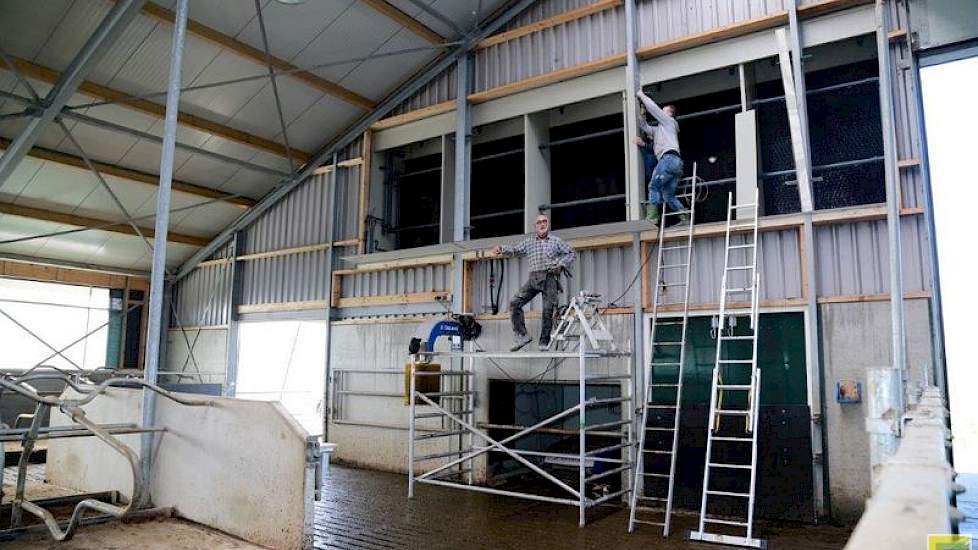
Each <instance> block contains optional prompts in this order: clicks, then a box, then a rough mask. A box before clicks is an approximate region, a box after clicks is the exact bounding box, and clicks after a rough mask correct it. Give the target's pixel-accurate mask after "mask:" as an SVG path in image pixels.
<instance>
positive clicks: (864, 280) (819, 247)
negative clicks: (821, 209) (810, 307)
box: [815, 216, 931, 296]
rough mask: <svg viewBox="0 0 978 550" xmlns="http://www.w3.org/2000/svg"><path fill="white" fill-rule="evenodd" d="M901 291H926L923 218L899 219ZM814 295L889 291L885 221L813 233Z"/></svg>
mask: <svg viewBox="0 0 978 550" xmlns="http://www.w3.org/2000/svg"><path fill="white" fill-rule="evenodd" d="M900 226H901V235H902V239H903V285H904V286H903V288H904V292H923V291H929V290H930V287H931V284H930V269H929V267H928V264H927V247H928V244H927V226H926V222H925V220H924V217H923V216H905V217H904V218H903V219H902V220H901V224H900ZM815 253H816V257H817V262H818V294H819V296H852V295H863V294H885V293H887V292H889V291H890V275H889V272H890V251H889V243H888V241H887V234H886V221H885V220H877V221H867V222H859V223H847V224H839V225H826V226H819V227H816V228H815Z"/></svg>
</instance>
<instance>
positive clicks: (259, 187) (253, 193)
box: [220, 170, 277, 199]
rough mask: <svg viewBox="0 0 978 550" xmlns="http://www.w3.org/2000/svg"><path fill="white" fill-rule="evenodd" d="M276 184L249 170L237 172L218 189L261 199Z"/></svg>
mask: <svg viewBox="0 0 978 550" xmlns="http://www.w3.org/2000/svg"><path fill="white" fill-rule="evenodd" d="M276 182H277V180H275V179H274V178H271V179H269V177H268V176H267V175H264V174H258V173H255V172H252V171H250V170H239V171H238V172H237V173H236V174H234V175H233V176H231V177H230V178H228V180H227V181H225V182H224V183H223V184H222V185H221V187H220V189H221V191H224V192H225V193H232V194H233V193H242V194H244V195H246V196H249V197H252V198H256V199H257V198H261V197H263V196H265V194H266V193H267V192H268V191H270V190H271V189H272V186H273V185H274V184H275V183H276Z"/></svg>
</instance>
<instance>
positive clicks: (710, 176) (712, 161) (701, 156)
mask: <svg viewBox="0 0 978 550" xmlns="http://www.w3.org/2000/svg"><path fill="white" fill-rule="evenodd" d="M653 99H655V98H654V97H653ZM669 103H671V104H673V105H675V106H676V109H677V113H678V114H677V120H678V121H679V149H680V151H681V153H682V157H683V163H684V174H683V175H684V178H690V177H692V175H693V164H694V163H695V164H696V175H697V177H698V178H701V183H700V187H699V190H698V191H697V193H696V195H697V197H696V216H695V219H694V220H693V222H694V223H708V222H716V221H724V220H726V219H727V197H728V195H729V194H730V193H732V192H734V191H735V189H736V185H737V183H736V179H735V178H736V175H737V155H736V143H735V140H736V137H735V130H734V117H735V115H736V113H737V111H739V108H738V107H737V106H738V105H739V104H740V90H737V89H731V90H723V91H721V92H716V93H712V94H706V95H701V96H697V97H691V98H685V99H681V100H678V101H673V102H669ZM721 109H722V110H721ZM716 110H720V112H714V111H716ZM688 185H689V180H688V179H684V180H683V182H682V185H681V186H680V190H679V193H682V194H685V193H688V192H689V190H688V188H687V186H688ZM683 203H684V204H687V205H688V204H689V203H688V199H683Z"/></svg>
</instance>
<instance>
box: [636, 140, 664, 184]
mask: <svg viewBox="0 0 978 550" xmlns="http://www.w3.org/2000/svg"><path fill="white" fill-rule="evenodd" d="M638 152H639V153H641V154H642V164H644V165H645V178H646V179H647V180H649V181H652V173H653V172H655V165H656V164H658V163H659V160H658V159H657V158H655V153H654V152H652V147H651V146H649V145H644V146H640V147H639V148H638Z"/></svg>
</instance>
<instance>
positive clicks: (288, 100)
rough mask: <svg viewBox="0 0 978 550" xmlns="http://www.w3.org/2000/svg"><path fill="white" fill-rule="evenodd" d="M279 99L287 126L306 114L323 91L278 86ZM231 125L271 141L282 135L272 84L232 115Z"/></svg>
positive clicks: (301, 87) (303, 87) (305, 87)
mask: <svg viewBox="0 0 978 550" xmlns="http://www.w3.org/2000/svg"><path fill="white" fill-rule="evenodd" d="M278 92H279V97H280V99H281V103H282V116H283V117H284V118H285V123H286V125H288V124H289V123H290V122H291V121H293V120H295V119H296V117H298V116H299V115H301V114H302V113H303V112H305V111H306V109H308V108H309V107H310V106H311V105H312V104H314V103H315V102H316V101H317V100H318V99H319V98H320V97H322V95H323V94H322V92H319V91H316V90H313V89H312V88H310V87H308V86H295V85H293V86H279V87H278ZM231 125H233V126H234V127H235V128H240V129H242V130H244V131H246V132H248V133H250V134H254V135H256V136H261V137H264V138H268V139H271V138H274V137H275V136H276V135H279V134H280V133H281V132H280V131H279V128H280V127H281V125H280V124H279V121H278V114H277V111H276V107H275V94H274V93H273V92H272V86H271V84H269V85H267V86H265V87H264V88H262V90H261V91H260V92H259V93H258V94H257V95H256V96H255V97H253V98H251V100H250V101H249V102H248V103H247V104H246V105H245V106H244V107H242V108H241V110H240V111H238V112H237V113H235V115H234V117H233V118H232V119H231Z"/></svg>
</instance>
